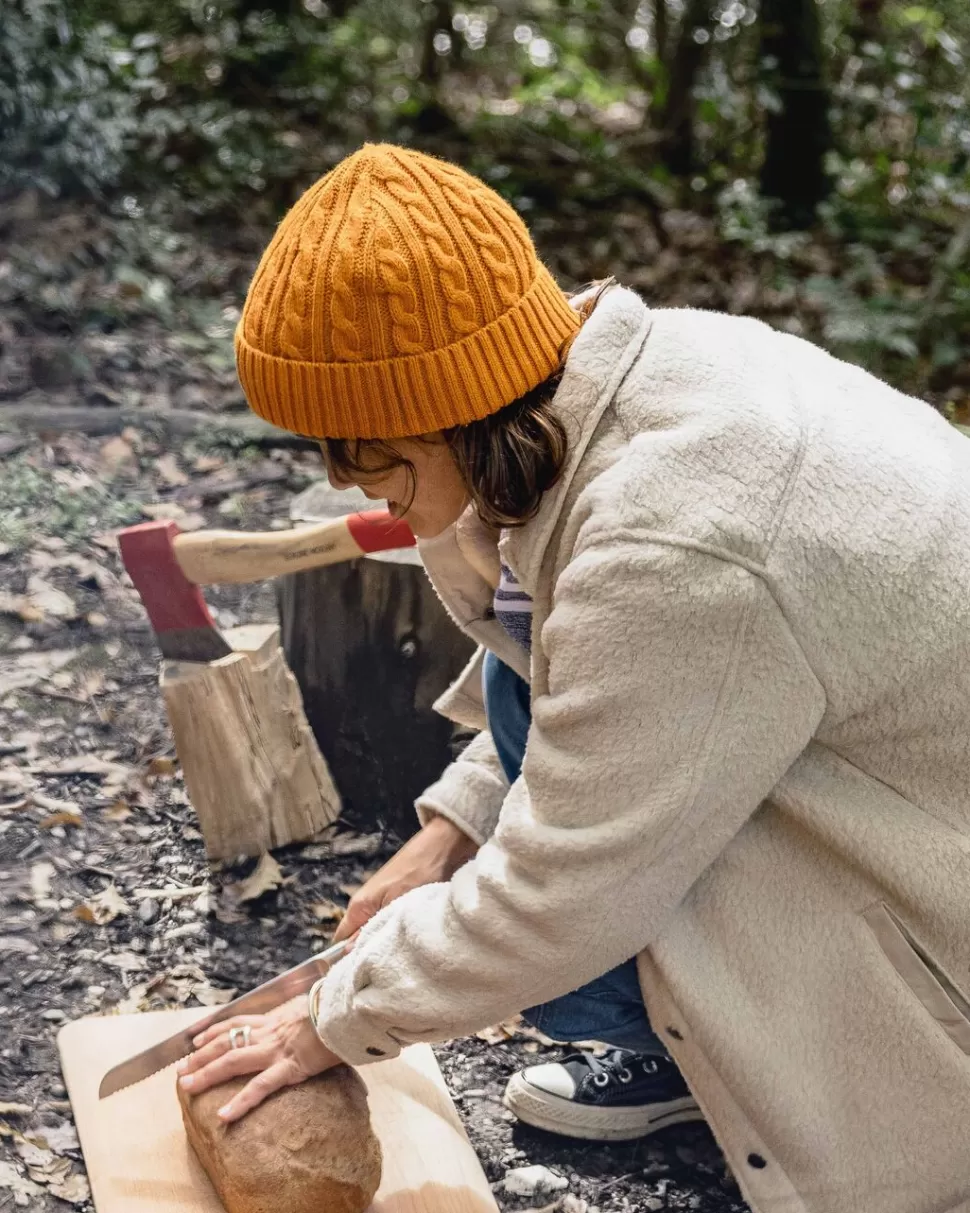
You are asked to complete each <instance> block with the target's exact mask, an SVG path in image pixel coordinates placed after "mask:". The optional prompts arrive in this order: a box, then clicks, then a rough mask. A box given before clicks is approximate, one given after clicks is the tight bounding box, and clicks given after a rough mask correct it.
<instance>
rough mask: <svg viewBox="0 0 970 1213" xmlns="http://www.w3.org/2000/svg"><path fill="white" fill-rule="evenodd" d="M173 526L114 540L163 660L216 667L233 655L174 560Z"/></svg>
mask: <svg viewBox="0 0 970 1213" xmlns="http://www.w3.org/2000/svg"><path fill="white" fill-rule="evenodd" d="M178 534H180V531H179V528H178V527H177V526H176V524H175V523H174V522H171V521H165V522H142V523H140V524H139V525H138V526H130V527H126V528H125V529H124V530H123V531H121V532H120V533H119V535H118V546H119V547H120V548H121V559H122V561H123V562H124V566H125V568H126V569H127V570H128V575H129V577H131V580H132V581H133V582H134V585H135V589H136V590H137V591H138V594H139V597H140V598H141V600H142V602H143V603H144V605H145V610H146V611H147V612H148V618H149V619H150V620H151V624H152V627H153V628H154V630H155V635H156V636H157V637H158V645H159V648H160V649H161V650H162V656H163V657H167V658H169V659H171V660H172V661H216V660H217V659H218V658H220V657H226V656H228V654H229V653H231V652H232V649H231V648H230V647H229V645H228V644H227V643H226V640H225V638H224V637H223V636H222V635H221V633H220V632H219V631H218V629H217V628H216V625H215V622H214V620H213V618H212V616H211V615H210V614H209V608H208V607H207V606H206V604H205V599H204V598H203V597H202V591H201V590H200V589H199V587H198V586H197V585H194V584H193V583H192V582H191V581H189V579H188V578H187V577H186V576H185V574H184V573H183V572H182V569H181V567H180V566H179V562H178V560H176V558H175V547H174V543H175V536H176V535H178Z"/></svg>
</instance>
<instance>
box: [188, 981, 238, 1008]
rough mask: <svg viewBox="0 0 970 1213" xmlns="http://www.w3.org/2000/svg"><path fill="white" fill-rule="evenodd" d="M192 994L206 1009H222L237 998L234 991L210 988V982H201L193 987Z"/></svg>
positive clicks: (216, 987) (215, 987)
mask: <svg viewBox="0 0 970 1213" xmlns="http://www.w3.org/2000/svg"><path fill="white" fill-rule="evenodd" d="M192 993H193V994H194V995H195V997H196V998H197V999H198V1000H199V1002H201V1003H202V1005H203V1006H204V1007H222V1006H225V1004H226V1003H227V1002H232V1000H233V999H234V998H235V997H236V991H235V990H234V989H228V990H224V989H221V988H220V987H218V986H210V985H209V983H208V982H199V983H198V984H197V985H195V986H193V987H192Z"/></svg>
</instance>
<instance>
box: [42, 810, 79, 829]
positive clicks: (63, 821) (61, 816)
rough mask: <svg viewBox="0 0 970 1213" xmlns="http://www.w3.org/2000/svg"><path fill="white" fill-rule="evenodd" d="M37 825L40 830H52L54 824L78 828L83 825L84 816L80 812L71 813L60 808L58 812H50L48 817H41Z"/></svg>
mask: <svg viewBox="0 0 970 1213" xmlns="http://www.w3.org/2000/svg"><path fill="white" fill-rule="evenodd" d="M37 825H38V828H39V829H41V830H53V829H54V827H55V826H68V827H70V828H72V829H75V830H78V829H80V828H81V826H82V825H84V818H83V817H82V816H81V814H80V812H77V813H72V812H69V811H68V810H67V809H62V810H61V812H59V813H51V815H50V816H49V817H45V818H43V820H42V821H39V822H38V823H37Z"/></svg>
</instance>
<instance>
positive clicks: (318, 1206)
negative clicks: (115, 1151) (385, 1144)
mask: <svg viewBox="0 0 970 1213" xmlns="http://www.w3.org/2000/svg"><path fill="white" fill-rule="evenodd" d="M247 1080H248V1079H247V1078H234V1079H232V1080H230V1081H229V1082H227V1083H224V1084H223V1085H222V1086H220V1087H213V1088H212V1089H211V1090H209V1091H203V1092H202V1094H201V1095H194V1096H193V1095H188V1094H186V1093H185V1092H184V1091H183V1090H182V1089H181V1087H179V1088H178V1093H179V1102H180V1104H181V1105H182V1120H183V1122H184V1124H185V1132H186V1134H187V1135H188V1139H189V1143H190V1144H191V1146H192V1149H193V1150H194V1151H195V1153H196V1154H197V1155H198V1158H199V1161H200V1162H201V1163H202V1166H203V1167H204V1168H205V1171H206V1174H207V1175H208V1176H209V1178H210V1179H211V1180H212V1185H213V1187H214V1188H215V1190H216V1192H218V1194H219V1199H220V1200H221V1201H222V1203H223V1204H224V1205H225V1207H226V1213H323V1211H324V1210H325V1211H326V1213H362V1211H363V1210H364V1209H366V1208H367V1206H368V1205H369V1204H370V1202H371V1200H372V1199H373V1198H374V1193H375V1192H376V1191H377V1188H378V1185H379V1184H380V1180H381V1147H380V1144H379V1143H378V1140H377V1138H376V1137H375V1136H374V1132H373V1130H372V1129H371V1124H370V1116H369V1114H368V1111H367V1090H366V1088H365V1087H364V1084H363V1082H362V1081H361V1079H360V1078H359V1077H358V1075H357V1074H356V1072H355V1071H353V1070H351V1069H350V1068H349V1067H347V1066H338V1067H336V1069H333V1070H328V1071H327V1072H326V1073H325V1074H318V1075H317V1076H316V1077H315V1078H311V1079H309V1080H308V1081H307V1082H304V1083H301V1084H300V1085H299V1086H296V1087H285V1088H284V1089H283V1090H282V1091H277V1092H276V1094H275V1095H271V1096H270V1097H269V1099H267V1100H266V1101H265V1102H264V1103H262V1104H260V1105H259V1106H258V1107H256V1108H254V1109H253V1110H252V1111H251V1112H249V1113H248V1114H247V1115H246V1116H244V1117H243V1118H242V1119H241V1120H238V1121H235V1122H234V1123H233V1124H230V1125H226V1124H223V1122H222V1121H221V1120H220V1119H219V1117H218V1116H217V1112H218V1110H219V1108H221V1107H222V1106H223V1105H224V1104H225V1103H227V1102H228V1100H229V1099H230V1098H231V1097H232V1096H233V1095H235V1094H236V1092H237V1091H240V1090H241V1089H242V1088H243V1087H244V1086H245V1085H246V1082H247Z"/></svg>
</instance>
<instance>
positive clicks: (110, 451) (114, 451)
mask: <svg viewBox="0 0 970 1213" xmlns="http://www.w3.org/2000/svg"><path fill="white" fill-rule="evenodd" d="M101 462H102V464H103V465H104V466H105V468H107V469H108V471H111V472H117V471H120V469H121V468H123V467H133V466H134V464H135V452H134V451H133V450H132V448H131V444H130V443H128V442H126V441H125V440H124V438H122V437H121V436H120V435H118V436H117V437H115V438H109V439H108V441H107V442H106V443H105V444H104V446H102V448H101Z"/></svg>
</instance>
